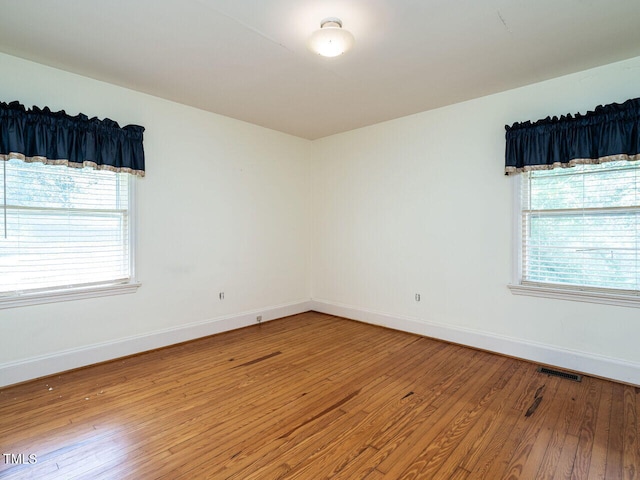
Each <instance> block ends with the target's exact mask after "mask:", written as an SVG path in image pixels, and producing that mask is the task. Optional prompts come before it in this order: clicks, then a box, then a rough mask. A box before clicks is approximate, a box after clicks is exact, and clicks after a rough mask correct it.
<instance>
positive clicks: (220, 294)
mask: <svg viewBox="0 0 640 480" xmlns="http://www.w3.org/2000/svg"><path fill="white" fill-rule="evenodd" d="M218 297H220V300H224V292H220V293H219V294H218Z"/></svg>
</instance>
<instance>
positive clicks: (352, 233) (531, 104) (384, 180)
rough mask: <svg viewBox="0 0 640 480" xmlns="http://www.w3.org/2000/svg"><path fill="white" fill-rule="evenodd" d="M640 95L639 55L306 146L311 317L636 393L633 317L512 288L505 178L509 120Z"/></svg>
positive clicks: (637, 318) (636, 323) (638, 354)
mask: <svg viewBox="0 0 640 480" xmlns="http://www.w3.org/2000/svg"><path fill="white" fill-rule="evenodd" d="M639 85H640V58H636V59H632V60H629V61H625V62H621V63H617V64H612V65H609V66H604V67H601V68H596V69H593V70H589V71H585V72H582V73H579V74H575V75H570V76H566V77H562V78H557V79H554V80H551V81H546V82H543V83H539V84H535V85H531V86H527V87H524V88H519V89H516V90H512V91H508V92H503V93H500V94H496V95H492V96H488V97H484V98H480V99H476V100H473V101H468V102H465V103H460V104H457V105H453V106H449V107H445V108H440V109H437V110H432V111H428V112H424V113H421V114H417V115H413V116H410V117H405V118H401V119H398V120H394V121H390V122H386V123H383V124H378V125H374V126H371V127H367V128H362V129H359V130H355V131H351V132H347V133H344V134H340V135H334V136H331V137H327V138H324V139H321V140H317V141H315V142H314V144H313V149H314V158H313V175H312V177H313V216H314V232H313V256H312V262H313V269H312V272H313V280H312V297H313V299H314V302H315V303H314V308H316V309H318V310H321V311H325V312H328V313H334V314H342V315H345V316H348V317H351V318H356V319H361V320H365V321H370V322H373V323H379V324H382V325H387V326H392V327H395V328H403V329H406V330H410V331H415V332H419V333H423V334H427V335H432V336H435V337H440V338H445V339H447V340H450V341H454V342H460V343H466V344H470V345H475V346H477V347H481V348H488V349H491V350H495V351H502V352H503V353H507V354H510V355H515V356H522V357H525V358H531V359H533V360H536V361H539V362H545V363H550V364H554V365H558V366H564V367H566V368H573V369H576V370H581V371H586V372H588V373H593V374H599V375H603V376H609V377H612V378H618V379H620V380H624V381H628V382H631V383H636V384H640V348H639V347H638V339H640V310H638V309H635V308H628V307H615V306H604V305H596V304H586V303H577V302H571V301H563V300H549V299H541V298H531V297H516V296H513V295H512V294H511V293H510V291H509V290H508V288H507V284H508V283H510V282H511V280H512V273H511V272H512V263H513V262H512V221H513V217H512V207H513V201H512V185H511V183H512V181H513V179H511V178H507V177H505V176H504V175H503V168H504V125H505V124H512V123H513V122H516V121H524V120H537V119H539V118H543V117H546V116H547V115H561V114H564V113H575V112H585V111H587V110H589V109H592V108H593V107H595V106H596V105H598V104H606V103H610V102H622V101H624V100H627V99H629V98H634V97H638V96H640V87H639ZM399 88H401V87H399ZM425 88H429V87H428V85H425ZM415 293H420V294H421V298H422V301H421V302H419V303H418V302H416V301H415V300H414V295H415Z"/></svg>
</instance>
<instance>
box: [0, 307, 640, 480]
mask: <svg viewBox="0 0 640 480" xmlns="http://www.w3.org/2000/svg"><path fill="white" fill-rule="evenodd" d="M639 437H640V392H639V389H637V388H635V387H631V386H626V385H621V384H618V383H613V382H608V381H605V380H601V379H596V378H590V377H584V378H583V381H582V382H581V383H577V382H572V381H569V380H565V379H559V378H557V377H551V376H547V375H543V374H540V373H537V372H536V366H535V365H533V364H530V363H527V362H523V361H519V360H514V359H511V358H506V357H502V356H498V355H493V354H490V353H485V352H480V351H476V350H472V349H467V348H464V347H460V346H456V345H450V344H446V343H442V342H438V341H435V340H432V339H428V338H422V337H418V336H415V335H411V334H407V333H403V332H396V331H392V330H386V329H383V328H379V327H375V326H371V325H365V324H361V323H357V322H353V321H349V320H345V319H341V318H337V317H331V316H328V315H323V314H319V313H314V312H309V313H305V314H301V315H297V316H294V317H289V318H285V319H281V320H276V321H273V322H268V323H265V324H262V325H257V326H255V327H250V328H245V329H242V330H236V331H233V332H227V333H224V334H220V335H216V336H212V337H208V338H205V339H200V340H197V341H194V342H190V343H186V344H182V345H178V346H175V347H170V348H165V349H162V350H157V351H154V352H150V353H146V354H142V355H138V356H135V357H130V358H126V359H121V360H117V361H113V362H110V363H105V364H101V365H96V366H93V367H88V368H85V369H81V370H77V371H73V372H69V373H65V374H62V375H57V376H53V377H48V378H45V379H42V380H36V381H33V382H29V383H26V384H22V385H17V386H14V387H9V388H5V389H4V390H0V449H1V452H0V453H2V454H3V457H2V458H0V478H2V479H23V478H34V479H65V480H68V479H74V478H82V479H129V478H130V479H167V480H168V479H171V480H173V479H242V480H250V479H261V480H262V479H280V478H282V479H314V480H315V479H321V478H335V479H349V480H351V479H363V478H366V479H368V480H378V479H385V478H386V479H409V478H411V479H413V478H426V479H459V480H463V479H464V480H471V479H501V478H509V479H511V478H513V479H515V478H521V479H547V478H549V479H556V478H557V479H564V478H566V479H634V478H640V451H639V449H640V447H639V445H640V444H639V441H640V438H639ZM31 454H33V455H35V457H29V455H31ZM20 455H22V456H20ZM34 460H36V461H35V463H33V461H34ZM30 461H31V462H32V463H29V462H30Z"/></svg>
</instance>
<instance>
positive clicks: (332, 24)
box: [307, 17, 355, 57]
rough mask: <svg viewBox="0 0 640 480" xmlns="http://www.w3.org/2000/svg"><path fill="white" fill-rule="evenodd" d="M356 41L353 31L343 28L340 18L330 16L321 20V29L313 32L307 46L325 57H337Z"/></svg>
mask: <svg viewBox="0 0 640 480" xmlns="http://www.w3.org/2000/svg"><path fill="white" fill-rule="evenodd" d="M354 41H355V40H354V38H353V35H352V34H351V32H349V31H348V30H344V29H343V28H342V21H341V20H340V19H339V18H336V17H329V18H325V19H324V20H322V22H320V30H316V31H315V32H313V33H312V34H311V37H309V41H308V42H307V46H308V47H309V49H310V50H311V51H313V52H316V53H317V54H319V55H322V56H323V57H337V56H338V55H342V54H343V53H344V52H346V51H347V50H349V49H350V48H351V47H352V46H353V43H354Z"/></svg>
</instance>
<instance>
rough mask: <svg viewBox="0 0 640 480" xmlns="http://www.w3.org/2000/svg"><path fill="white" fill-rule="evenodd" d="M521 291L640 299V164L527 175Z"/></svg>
mask: <svg viewBox="0 0 640 480" xmlns="http://www.w3.org/2000/svg"><path fill="white" fill-rule="evenodd" d="M521 194H522V203H521V212H522V262H521V266H522V284H523V285H527V284H528V285H541V286H567V287H579V288H581V289H586V290H589V289H593V290H603V291H615V292H617V293H625V292H626V293H633V294H637V293H638V291H640V162H627V161H624V162H610V163H603V164H599V165H580V166H576V167H573V168H558V169H554V170H544V171H533V172H528V173H525V174H523V175H522V189H521Z"/></svg>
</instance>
